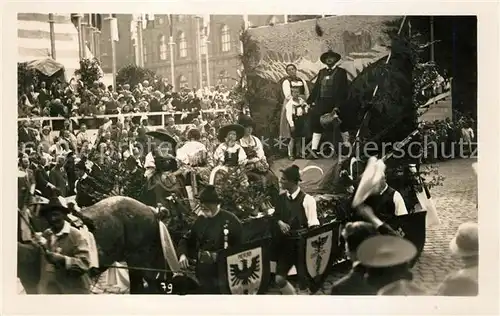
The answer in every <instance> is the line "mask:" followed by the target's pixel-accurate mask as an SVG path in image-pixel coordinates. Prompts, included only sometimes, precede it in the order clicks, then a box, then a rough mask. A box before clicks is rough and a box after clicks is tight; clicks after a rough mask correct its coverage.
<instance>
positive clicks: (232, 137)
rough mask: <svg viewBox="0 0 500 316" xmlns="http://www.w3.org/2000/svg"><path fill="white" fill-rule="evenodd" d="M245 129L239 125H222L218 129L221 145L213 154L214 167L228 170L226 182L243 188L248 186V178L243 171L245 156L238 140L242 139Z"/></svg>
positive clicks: (245, 161)
mask: <svg viewBox="0 0 500 316" xmlns="http://www.w3.org/2000/svg"><path fill="white" fill-rule="evenodd" d="M244 133H245V128H244V127H243V126H241V125H239V124H229V125H224V126H222V127H221V128H220V129H219V134H218V139H219V141H220V142H221V144H220V145H219V146H218V147H217V149H216V150H215V153H214V161H215V164H216V165H219V166H220V165H222V166H226V167H228V168H229V175H230V177H229V179H228V181H230V182H231V181H233V180H236V183H240V184H241V185H243V186H248V178H247V176H246V174H245V172H243V171H244V169H243V168H244V166H245V164H246V163H247V155H246V153H245V150H244V149H243V148H242V147H241V145H240V144H239V142H238V140H240V139H241V137H243V134H244Z"/></svg>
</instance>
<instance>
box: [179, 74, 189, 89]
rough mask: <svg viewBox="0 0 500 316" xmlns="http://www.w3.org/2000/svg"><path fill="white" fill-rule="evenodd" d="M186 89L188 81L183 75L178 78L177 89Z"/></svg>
mask: <svg viewBox="0 0 500 316" xmlns="http://www.w3.org/2000/svg"><path fill="white" fill-rule="evenodd" d="M187 87H188V80H187V78H186V77H184V75H180V76H179V88H187Z"/></svg>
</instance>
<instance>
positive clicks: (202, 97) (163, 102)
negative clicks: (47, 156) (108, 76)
mask: <svg viewBox="0 0 500 316" xmlns="http://www.w3.org/2000/svg"><path fill="white" fill-rule="evenodd" d="M236 105H237V101H236V100H235V98H233V97H231V90H229V89H228V88H227V87H226V86H224V85H219V86H216V87H210V88H204V89H199V90H196V89H189V88H182V89H180V90H179V91H178V92H174V91H173V90H172V86H171V85H170V84H168V83H166V82H164V81H160V80H155V81H154V82H152V83H150V82H148V81H147V80H144V81H143V82H142V83H139V84H137V86H135V87H131V86H130V85H129V84H123V85H117V88H116V91H113V88H112V86H108V87H106V85H105V84H104V83H103V82H98V81H95V82H94V83H93V84H92V85H91V86H85V85H84V84H83V82H82V81H81V80H78V79H75V78H73V79H71V80H70V81H69V82H68V83H65V82H61V81H57V80H56V81H54V82H52V83H51V84H47V83H46V82H44V81H42V82H40V85H39V86H37V87H35V86H34V85H30V86H29V87H27V88H26V91H25V93H24V94H22V95H20V97H19V100H18V117H37V116H38V117H40V116H42V117H57V116H62V117H67V118H69V117H82V116H85V117H88V116H94V115H104V114H118V113H145V112H165V111H184V112H193V111H197V110H208V109H224V108H226V107H230V106H233V107H234V106H236Z"/></svg>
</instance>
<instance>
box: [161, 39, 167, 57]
mask: <svg viewBox="0 0 500 316" xmlns="http://www.w3.org/2000/svg"><path fill="white" fill-rule="evenodd" d="M159 55H160V60H166V59H167V40H166V38H165V35H160V54H159Z"/></svg>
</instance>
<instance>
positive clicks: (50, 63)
mask: <svg viewBox="0 0 500 316" xmlns="http://www.w3.org/2000/svg"><path fill="white" fill-rule="evenodd" d="M27 66H28V68H30V69H36V70H38V71H40V72H41V73H42V74H44V75H46V76H48V77H51V76H53V75H54V74H55V73H56V72H58V71H59V70H61V69H62V70H64V65H63V64H61V63H58V62H57V61H55V60H53V59H52V58H44V59H38V60H34V61H30V62H28V63H27Z"/></svg>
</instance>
